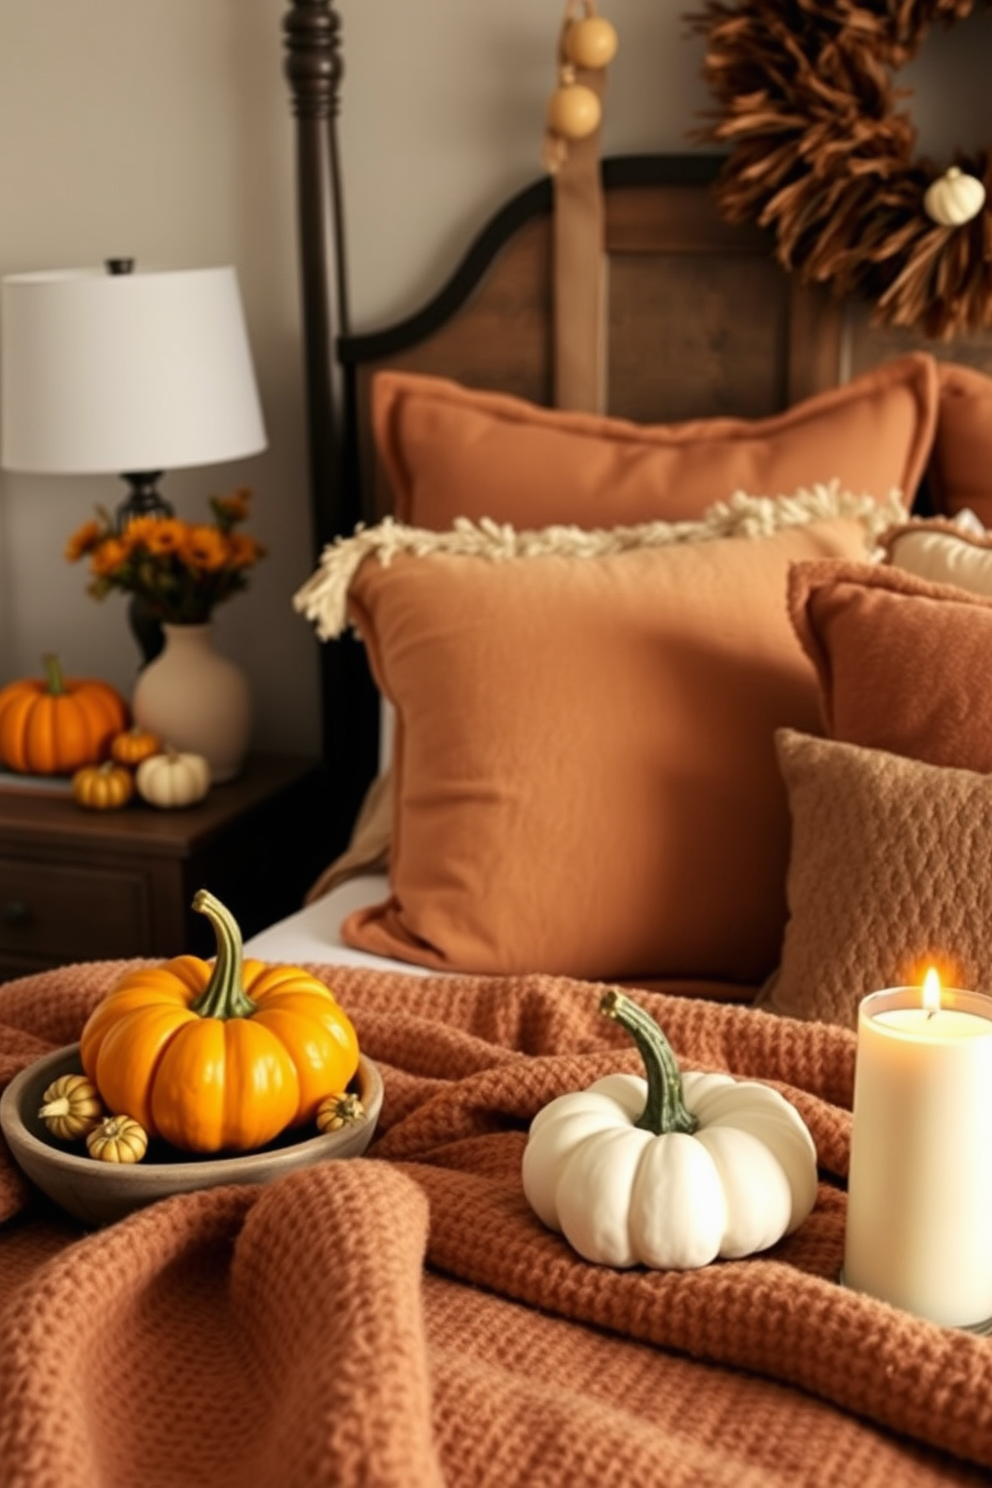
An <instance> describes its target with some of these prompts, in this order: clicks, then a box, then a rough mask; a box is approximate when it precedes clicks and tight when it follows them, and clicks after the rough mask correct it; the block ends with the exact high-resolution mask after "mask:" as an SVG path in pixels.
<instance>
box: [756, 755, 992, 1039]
mask: <svg viewBox="0 0 992 1488" xmlns="http://www.w3.org/2000/svg"><path fill="white" fill-rule="evenodd" d="M776 743H777V747H778V754H779V761H780V766H781V770H782V776H783V779H784V782H785V786H786V789H787V792H788V801H789V811H790V815H791V820H792V847H791V856H790V861H789V870H788V880H787V895H788V906H789V920H788V924H787V926H786V931H785V936H784V940H783V947H782V959H781V964H780V966H779V968H778V970H777V972H776V973H775V974H774V976H773V977H772V978H771V979H770V981H769V982H768V984H767V985H766V986H765V988H764V989H763V992H762V995H761V997H760V999H759V1005H760V1006H762V1007H764V1008H765V1009H766V1010H767V1011H769V1012H775V1013H782V1014H786V1015H787V1016H789V1017H793V1018H804V1019H812V1020H815V1021H818V1022H823V1023H840V1024H843V1025H845V1026H846V1027H849V1028H853V1027H855V1025H856V1022H857V1010H858V1003H859V1002H860V1000H861V998H862V997H865V996H867V995H868V993H869V992H875V991H878V990H880V989H881V988H883V987H896V986H906V985H918V984H919V983H920V982H921V981H922V979H923V974H924V972H925V970H926V968H927V966H929V965H936V966H937V968H938V970H939V971H940V973H941V979H942V981H943V982H944V985H945V986H949V987H977V988H979V989H982V990H987V989H988V988H989V987H992V937H990V935H989V932H988V927H989V923H990V916H992V856H990V853H989V843H990V842H992V777H990V776H988V775H985V774H980V773H979V772H977V771H973V770H958V769H953V768H949V767H944V766H940V765H929V764H925V763H922V762H921V761H919V760H912V759H906V758H903V757H902V756H900V755H896V754H890V753H888V752H887V751H885V750H879V749H865V748H862V747H861V746H860V745H857V744H846V743H843V742H842V741H838V740H825V739H819V738H815V737H810V736H808V735H803V734H802V733H799V732H796V731H794V730H783V731H781V732H780V733H779V735H778V736H777V739H776Z"/></svg>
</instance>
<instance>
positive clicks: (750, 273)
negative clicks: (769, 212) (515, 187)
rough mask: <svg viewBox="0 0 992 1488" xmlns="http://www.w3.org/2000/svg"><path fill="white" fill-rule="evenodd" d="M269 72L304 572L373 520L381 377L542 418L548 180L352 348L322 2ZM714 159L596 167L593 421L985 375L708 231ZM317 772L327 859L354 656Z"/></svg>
mask: <svg viewBox="0 0 992 1488" xmlns="http://www.w3.org/2000/svg"><path fill="white" fill-rule="evenodd" d="M284 32H285V38H286V43H287V56H286V72H287V77H288V79H289V82H290V86H291V91H292V98H293V107H294V112H295V114H296V118H297V164H298V208H299V251H300V265H301V277H302V295H303V324H304V338H305V357H306V380H307V398H308V428H309V452H310V472H311V499H312V515H313V531H314V540H315V556H316V554H317V553H319V552H320V551H321V549H322V548H323V546H324V545H325V544H326V543H328V542H330V541H332V540H333V538H334V537H335V536H337V535H338V534H342V533H344V534H347V533H350V532H351V531H352V530H353V528H354V526H355V523H356V522H358V521H360V520H364V521H375V520H377V519H378V518H380V517H381V516H382V515H384V514H385V512H387V511H388V509H389V492H388V489H387V488H386V485H385V482H384V480H383V479H382V476H381V474H380V473H379V472H378V471H377V469H376V463H375V460H374V458H373V450H372V446H371V442H370V436H369V420H368V417H367V412H368V400H369V388H370V383H371V379H372V377H373V376H374V374H375V372H376V371H378V370H379V369H380V368H383V367H387V366H388V367H402V368H406V369H408V370H418V371H423V372H432V373H437V374H440V375H444V376H447V377H453V378H456V379H458V380H459V381H461V382H464V383H467V384H468V385H470V386H476V387H484V388H491V389H497V390H500V391H504V392H510V393H515V394H517V395H519V396H520V397H524V398H529V399H531V400H533V401H535V402H538V403H545V404H550V403H551V402H552V347H553V318H552V315H553V311H552V306H553V297H552V212H553V193H552V185H551V180H550V178H549V177H544V178H542V179H539V180H538V181H536V182H535V183H534V184H533V185H532V186H530V187H528V188H526V189H525V190H523V191H521V192H519V193H518V194H517V195H516V196H514V197H513V198H512V199H511V200H510V201H509V202H507V203H506V205H505V206H504V207H503V208H502V209H501V210H500V211H499V212H497V213H496V214H495V216H493V217H492V218H491V219H490V221H489V222H487V223H486V224H485V225H483V226H482V228H481V230H480V231H479V233H478V235H477V237H476V238H475V240H474V242H473V243H472V244H471V245H470V246H469V248H468V250H467V252H466V253H465V256H464V257H463V259H462V261H461V262H460V263H459V264H458V265H457V267H456V268H455V269H454V272H453V273H452V274H451V276H450V278H449V279H448V281H447V282H446V283H445V285H444V286H443V288H442V289H441V290H440V291H439V292H438V294H437V295H435V297H434V298H433V299H432V300H431V301H430V302H429V303H428V304H427V305H425V306H424V307H423V308H422V309H421V310H420V311H418V312H417V313H416V314H414V315H412V316H410V317H408V318H407V319H405V320H403V321H401V322H399V323H398V324H395V325H391V326H388V327H386V328H384V329H381V330H377V331H375V332H373V333H371V334H361V335H359V334H355V333H354V332H353V331H352V328H351V325H350V319H349V313H348V289H347V274H346V265H345V234H344V210H343V202H342V195H341V176H340V172H339V169H338V152H337V134H336V118H337V112H338V105H339V97H340V83H341V79H342V74H343V68H342V61H341V34H340V21H339V17H338V16H337V14H336V12H335V10H334V5H333V3H332V0H291V9H290V11H289V12H288V14H287V15H286V17H285V21H284ZM721 164H722V160H721V157H719V156H715V155H702V154H688V155H643V156H631V157H622V158H613V159H607V160H605V161H604V162H603V167H602V174H603V185H604V191H605V197H606V253H607V264H608V268H607V273H608V291H607V309H606V345H607V352H606V364H607V409H608V411H609V412H610V413H613V414H616V415H619V416H623V417H627V418H632V419H637V420H640V421H644V422H659V421H670V420H677V419H687V418H697V417H708V416H715V415H737V416H744V417H761V416H762V415H766V414H770V413H775V412H778V411H780V410H781V409H783V408H785V407H787V406H789V405H790V404H792V403H795V402H796V401H798V400H799V399H801V398H804V397H807V396H809V395H810V394H812V393H815V392H818V391H820V390H822V389H825V388H829V387H834V386H837V385H838V384H840V383H843V382H846V381H847V380H848V379H849V378H850V377H852V376H854V375H855V374H856V373H858V372H861V371H863V370H866V369H867V368H868V367H870V366H873V365H875V364H877V363H878V362H880V361H883V360H885V359H887V358H888V357H891V356H894V355H897V354H898V353H900V352H903V351H907V350H909V349H912V348H919V347H925V348H926V349H927V350H929V351H931V352H933V353H934V354H936V355H937V356H942V357H946V358H950V359H953V360H955V361H959V362H968V363H970V364H972V365H975V366H978V367H981V368H983V369H984V370H986V371H989V372H992V337H990V336H988V335H985V336H982V335H975V336H973V337H968V338H964V339H959V340H957V341H955V342H953V343H933V342H928V341H925V340H924V339H923V338H921V337H919V336H913V335H911V334H909V333H903V332H898V331H892V330H885V329H879V328H877V327H875V326H873V325H872V307H871V306H870V305H869V304H867V303H851V302H847V303H842V302H840V301H839V300H837V299H836V298H834V297H833V296H832V295H831V294H830V293H829V292H828V291H827V290H825V289H820V288H816V287H812V288H811V287H808V286H805V285H803V284H801V283H800V282H799V280H798V278H797V277H796V276H794V275H790V274H787V273H786V272H784V271H783V269H782V268H781V267H780V266H779V264H778V263H777V261H776V259H775V254H774V243H773V240H772V239H771V237H769V236H768V235H766V234H765V233H763V232H762V231H760V230H758V229H757V228H753V227H741V226H735V225H731V224H730V223H728V222H727V221H726V220H725V219H724V218H723V217H722V216H721V215H720V213H719V211H718V210H717V206H716V201H715V195H714V192H713V189H712V188H713V183H714V181H715V180H716V179H717V176H718V174H719V171H720V168H721ZM322 688H323V714H322V716H323V727H324V740H325V755H326V758H327V760H328V767H329V770H330V772H331V781H332V786H333V794H334V797H335V799H336V801H337V804H338V808H339V810H340V820H339V821H338V822H337V823H336V824H335V832H336V840H337V841H338V843H339V844H340V845H343V844H344V840H345V837H346V834H347V830H348V828H349V827H350V824H351V822H352V821H353V819H354V815H355V813H356V811H357V808H358V805H359V804H360V801H361V797H362V794H363V791H364V789H365V787H366V785H367V783H368V781H369V779H370V778H371V775H372V773H373V772H374V769H375V761H376V739H377V702H376V698H375V694H374V689H373V688H372V685H371V683H370V681H369V678H368V675H367V671H366V668H365V663H364V657H363V655H362V653H361V649H360V647H359V646H357V645H356V644H355V643H354V642H353V641H350V640H347V639H345V640H342V641H336V642H331V643H329V644H325V645H324V646H323V647H322Z"/></svg>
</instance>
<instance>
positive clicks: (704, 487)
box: [372, 352, 938, 530]
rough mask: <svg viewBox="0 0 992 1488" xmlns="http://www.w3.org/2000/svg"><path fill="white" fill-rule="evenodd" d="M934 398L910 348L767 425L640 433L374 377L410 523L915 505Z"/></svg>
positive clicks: (721, 422)
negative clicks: (729, 502) (822, 499)
mask: <svg viewBox="0 0 992 1488" xmlns="http://www.w3.org/2000/svg"><path fill="white" fill-rule="evenodd" d="M937 401H938V399H937V364H936V362H935V360H934V358H932V357H931V356H930V355H929V354H927V353H923V352H913V353H910V354H909V355H907V356H903V357H899V358H896V359H893V360H892V361H889V362H887V363H885V364H884V365H883V366H880V367H877V368H874V369H873V370H872V371H870V372H866V373H864V374H862V375H861V376H859V377H856V378H854V379H852V381H851V382H849V383H847V384H845V385H844V386H843V387H840V388H833V389H831V390H830V391H829V392H824V393H820V394H818V395H817V396H815V397H812V398H809V399H807V400H806V401H804V402H802V403H798V404H796V405H795V406H794V407H792V408H790V409H788V410H787V411H786V412H785V413H781V414H777V415H776V416H774V417H771V418H765V419H736V418H713V419H699V420H694V421H692V422H687V423H676V424H656V425H644V424H635V423H632V422H629V421H627V420H624V419H617V418H608V417H602V416H598V415H593V414H583V413H574V412H566V411H560V410H556V409H549V408H542V407H539V406H537V405H536V404H533V403H528V402H526V401H524V400H523V399H520V398H514V397H510V396H508V395H504V394H499V393H489V392H477V391H474V390H472V389H469V388H466V387H463V386H462V385H461V384H459V383H456V382H451V381H448V380H446V379H444V378H439V377H430V376H426V375H423V374H418V373H407V372H394V371H384V372H380V373H378V374H377V376H376V378H375V382H374V386H373V395H372V417H373V426H374V431H375V438H376V445H377V449H378V451H379V455H380V457H381V461H382V463H383V465H384V468H385V471H386V474H387V476H388V480H389V484H390V486H391V488H392V493H393V497H394V506H393V510H394V512H395V515H396V516H397V518H398V519H399V520H400V521H402V522H409V523H411V524H413V525H415V526H420V527H430V528H434V529H435V530H441V529H444V528H447V527H449V526H450V525H451V524H452V522H454V520H455V519H456V517H459V516H467V517H470V518H472V519H474V520H479V519H481V518H483V517H489V518H491V519H492V520H493V521H497V522H509V523H511V524H512V525H514V526H516V527H520V528H523V527H528V528H534V527H543V526H549V525H552V524H554V523H559V522H563V523H575V524H577V525H578V526H580V527H604V526H605V527H612V526H615V525H617V524H620V523H638V522H647V521H651V520H653V519H656V518H664V519H667V520H669V521H680V520H683V519H686V518H698V517H699V516H700V515H701V514H702V512H703V511H704V510H705V509H706V508H707V507H709V506H710V505H712V504H713V503H714V502H716V501H723V500H726V499H727V498H728V497H730V496H731V495H733V494H734V493H735V492H737V491H747V492H752V493H754V494H763V495H768V496H778V495H781V494H785V493H790V492H792V491H795V490H797V489H798V488H800V487H805V486H812V485H815V484H827V483H829V482H831V481H836V482H837V483H838V486H839V487H840V488H841V489H844V490H848V491H853V492H856V493H861V492H867V493H869V494H871V495H874V496H876V497H880V498H884V497H886V496H888V494H889V492H890V491H892V490H898V491H900V492H901V493H902V495H903V497H904V499H905V502H906V505H907V507H908V506H910V505H911V504H912V500H913V497H914V495H915V493H916V490H917V487H918V485H919V483H920V481H921V479H922V476H923V472H924V469H925V467H926V464H927V460H928V458H929V455H930V449H931V445H932V443H933V438H934V432H935V429H936V420H937Z"/></svg>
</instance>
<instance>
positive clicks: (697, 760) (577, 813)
mask: <svg viewBox="0 0 992 1488" xmlns="http://www.w3.org/2000/svg"><path fill="white" fill-rule="evenodd" d="M884 520H885V518H884V516H883V514H882V513H881V511H880V509H879V507H878V506H877V504H876V503H875V502H874V501H873V500H871V499H870V498H867V499H865V498H858V499H855V498H850V497H847V498H845V497H842V496H840V497H839V496H837V495H836V494H831V493H825V492H820V493H814V494H811V495H807V496H806V497H805V498H799V497H797V498H793V499H787V500H784V501H780V502H776V501H771V500H759V499H753V498H741V500H740V501H738V502H735V503H732V504H728V505H724V506H722V507H719V508H715V509H714V511H713V513H712V514H711V516H710V518H709V519H708V520H707V521H706V522H704V523H700V522H687V523H682V524H670V523H669V524H666V523H650V524H646V525H645V526H643V527H638V526H635V527H630V528H622V529H612V530H611V531H609V532H601V533H595V532H593V533H590V532H587V531H581V530H579V529H577V528H552V529H545V530H544V531H542V532H537V533H516V532H514V531H513V529H511V528H503V527H500V528H496V527H493V526H488V527H487V526H485V525H479V526H476V525H473V524H470V523H462V524H461V525H460V526H459V527H457V528H456V529H455V530H454V531H452V532H450V533H433V532H428V531H425V530H423V529H414V528H404V527H401V526H399V525H398V524H396V523H383V524H381V526H380V527H379V528H373V529H366V530H364V531H362V532H360V533H358V534H356V536H355V537H354V538H352V539H349V540H348V541H347V542H342V543H340V544H338V545H337V546H336V548H335V549H333V550H332V551H331V552H329V553H328V554H326V555H325V558H324V560H323V561H322V565H321V568H320V570H319V571H318V573H317V574H316V575H315V576H314V579H313V580H312V581H311V582H310V584H308V585H307V586H306V588H305V590H304V591H302V592H301V594H300V595H298V596H297V604H298V606H299V607H300V608H301V609H303V610H304V611H305V613H307V614H308V615H309V616H310V617H311V618H312V619H313V620H315V621H316V623H317V625H318V629H319V631H320V634H321V635H322V636H333V635H334V634H335V633H337V632H338V631H339V630H340V628H341V626H342V624H343V622H344V607H345V602H346V601H347V603H348V604H349V606H350V616H351V619H352V621H353V623H354V624H355V625H356V626H357V628H358V629H359V631H360V633H361V635H362V637H363V639H364V640H365V643H366V645H367V647H368V651H369V659H370V663H371V666H372V670H373V674H374V676H375V678H376V681H377V682H378V684H379V686H380V688H381V689H382V691H383V692H384V693H385V695H386V696H387V697H388V698H389V699H390V701H391V702H392V703H393V705H394V706H395V709H396V719H397V723H396V744H395V788H396V797H395V805H396V816H395V828H394V838H393V853H392V860H391V864H390V887H391V894H390V897H389V898H388V900H386V901H384V902H383V903H382V904H379V905H376V906H374V907H372V908H370V909H367V910H363V911H359V912H357V913H356V914H354V915H352V916H350V917H349V918H348V919H347V920H346V921H345V923H344V925H343V927H342V935H343V937H344V939H345V940H346V941H347V942H348V943H349V944H351V945H353V946H356V947H358V948H359V949H361V950H365V951H371V952H373V953H375V954H378V955H383V956H389V957H394V958H398V959H400V960H405V961H411V962H415V963H417V964H420V965H423V966H428V967H432V968H437V969H441V970H447V971H474V972H491V973H514V972H521V971H543V972H552V973H558V974H562V975H573V976H581V977H586V978H589V979H596V978H599V979H619V978H629V979H634V978H643V977H650V978H656V977H661V976H683V977H696V978H706V979H712V980H724V981H727V982H736V983H738V984H741V985H745V986H754V985H755V984H757V983H758V982H760V981H761V980H762V978H764V977H765V976H767V974H768V972H769V971H770V969H771V968H772V967H773V966H774V964H775V961H776V958H777V954H778V950H779V947H780V944H781V937H782V931H783V926H784V919H785V902H784V881H785V868H786V863H787V854H788V816H787V811H786V804H785V795H784V791H783V788H782V782H781V779H780V777H779V774H778V768H777V764H776V760H775V754H774V748H773V734H774V730H775V729H776V728H777V727H779V726H780V725H791V726H793V727H797V728H803V729H807V730H814V729H815V728H816V726H817V721H818V704H817V690H816V679H815V676H814V673H813V669H812V666H811V664H810V663H809V661H808V659H807V658H806V657H805V656H804V655H803V653H802V649H801V647H800V645H799V642H798V640H797V639H796V636H795V634H794V633H793V631H792V627H791V624H790V621H789V617H788V613H787V610H786V605H785V585H786V574H787V571H788V568H789V565H790V564H791V563H793V562H795V561H797V560H800V559H803V558H813V557H817V556H819V557H827V556H833V557H842V556H846V557H862V556H864V555H865V554H866V552H867V548H866V527H867V529H868V530H869V531H871V530H874V527H875V523H877V522H878V521H884ZM728 995H729V994H728Z"/></svg>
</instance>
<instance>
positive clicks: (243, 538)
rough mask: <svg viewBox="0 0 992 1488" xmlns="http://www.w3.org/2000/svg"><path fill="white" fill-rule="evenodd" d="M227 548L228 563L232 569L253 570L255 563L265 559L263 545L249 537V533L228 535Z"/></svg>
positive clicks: (231, 533)
mask: <svg viewBox="0 0 992 1488" xmlns="http://www.w3.org/2000/svg"><path fill="white" fill-rule="evenodd" d="M227 547H228V554H227V561H228V563H229V564H230V565H231V567H232V568H251V566H252V564H253V563H257V562H258V560H259V559H260V558H264V557H265V549H264V548H263V547H262V544H261V543H260V542H256V541H255V539H254V538H253V537H249V536H248V533H247V532H230V533H228V537H227Z"/></svg>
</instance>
